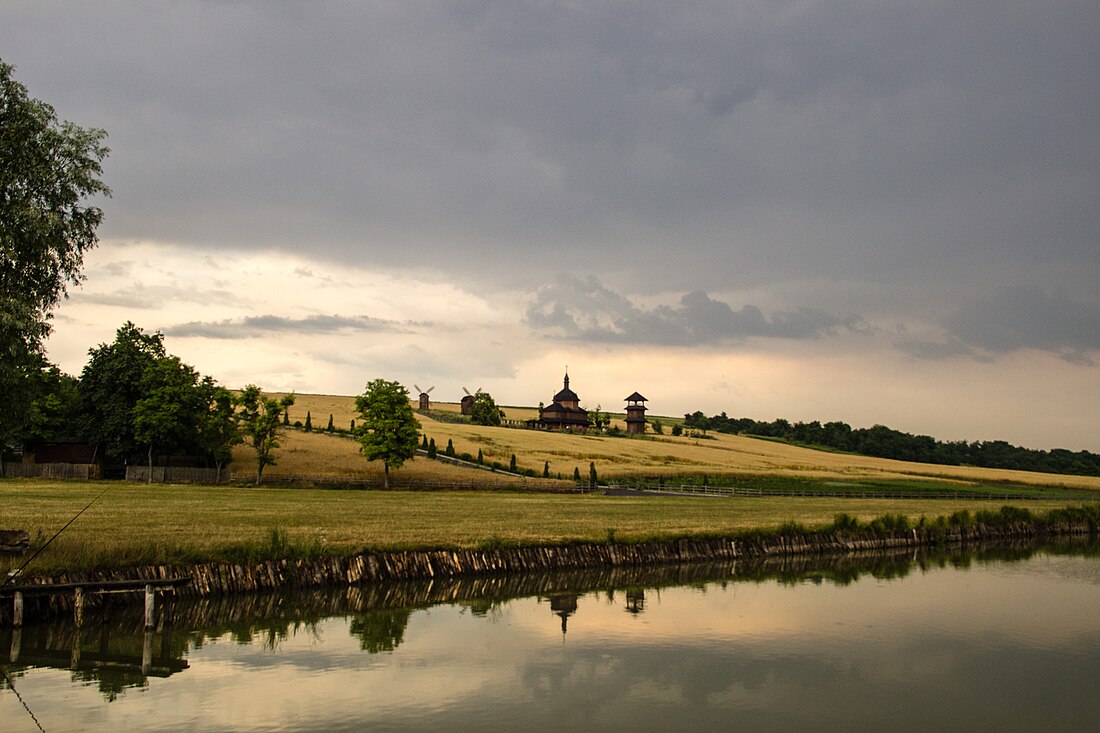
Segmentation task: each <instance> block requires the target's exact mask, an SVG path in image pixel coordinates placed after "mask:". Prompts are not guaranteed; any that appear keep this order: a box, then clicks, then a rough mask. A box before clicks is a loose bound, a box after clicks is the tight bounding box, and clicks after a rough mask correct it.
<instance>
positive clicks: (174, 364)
mask: <svg viewBox="0 0 1100 733" xmlns="http://www.w3.org/2000/svg"><path fill="white" fill-rule="evenodd" d="M141 381H142V385H141V387H142V395H143V396H142V397H141V399H139V400H138V401H137V403H136V404H135V405H134V410H133V420H134V440H135V441H136V442H137V443H138V444H140V445H144V446H145V447H146V459H147V463H148V466H149V475H148V480H149V482H150V483H151V482H152V481H153V453H154V451H155V450H156V449H160V450H162V451H165V452H178V453H192V454H194V453H198V452H199V451H201V450H202V449H203V447H204V446H203V445H202V427H203V425H204V423H205V421H206V419H207V413H208V412H209V407H210V402H211V398H212V395H213V392H214V381H213V380H212V379H210V377H201V376H200V375H199V373H198V372H197V371H195V370H194V369H193V368H192V367H190V366H189V365H187V364H184V363H183V362H182V361H180V360H179V358H178V357H175V356H166V357H164V358H161V359H158V360H156V361H155V362H154V363H153V364H152V365H151V366H150V367H148V368H147V369H146V370H145V373H144V374H143V375H142V380H141Z"/></svg>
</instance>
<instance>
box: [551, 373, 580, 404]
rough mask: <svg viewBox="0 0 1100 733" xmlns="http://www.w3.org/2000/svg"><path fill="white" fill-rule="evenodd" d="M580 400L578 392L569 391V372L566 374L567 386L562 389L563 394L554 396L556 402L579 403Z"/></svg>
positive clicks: (559, 393)
mask: <svg viewBox="0 0 1100 733" xmlns="http://www.w3.org/2000/svg"><path fill="white" fill-rule="evenodd" d="M580 399H581V398H580V397H578V396H577V393H576V392H574V391H573V390H571V389H569V372H566V373H565V386H564V387H563V388H562V390H561V392H558V393H557V394H556V395H554V402H579V401H580Z"/></svg>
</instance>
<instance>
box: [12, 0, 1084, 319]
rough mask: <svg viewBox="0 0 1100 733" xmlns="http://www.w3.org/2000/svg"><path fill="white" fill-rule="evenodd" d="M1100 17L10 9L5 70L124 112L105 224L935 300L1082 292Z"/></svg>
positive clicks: (92, 115) (425, 259)
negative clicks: (974, 292) (869, 289)
mask: <svg viewBox="0 0 1100 733" xmlns="http://www.w3.org/2000/svg"><path fill="white" fill-rule="evenodd" d="M1098 37H1100V5H1097V3H1095V2H1094V1H1093V0H1079V1H1078V0H1063V1H1058V0H1055V1H1054V2H1050V3H1042V4H1037V3H1034V2H1024V1H1023V0H1017V1H1012V0H974V1H973V2H966V3H958V2H949V1H948V0H912V1H910V2H896V3H864V2H856V1H855V0H849V1H845V0H839V1H837V2H805V3H767V2H762V3H726V2H685V3H676V4H675V5H670V4H668V3H665V2H648V3H632V4H630V5H627V6H624V5H622V4H621V3H601V2H591V3H583V4H579V5H578V4H571V5H566V4H555V3H536V4H530V3H525V4H515V3H490V2H455V3H447V4H437V3H431V4H420V3H393V4H385V5H379V4H357V3H335V2H333V3H324V4H311V5H298V4H292V3H263V2H254V3H249V2H244V3H198V2H191V3H187V2H177V3H157V4H153V3H148V4H133V3H121V2H117V3H94V4H92V3H83V2H72V3H64V2H53V3H25V4H13V5H8V6H6V7H5V8H4V9H3V10H0V48H3V49H4V54H5V60H7V61H10V62H14V63H15V64H16V65H17V67H18V68H17V72H16V75H17V78H19V79H20V80H21V81H24V82H25V83H27V84H28V85H29V86H30V88H31V90H32V92H34V93H35V94H37V95H40V96H42V97H43V98H45V99H48V100H50V101H51V102H53V103H54V104H55V105H56V106H57V107H58V111H59V113H60V114H61V115H62V116H63V117H67V118H70V119H74V120H75V121H77V122H79V123H81V124H85V125H96V126H100V127H104V128H106V129H107V130H108V131H109V132H110V140H109V142H110V144H111V146H112V148H113V150H114V152H113V153H112V156H111V158H110V159H109V160H108V162H107V166H106V170H107V178H108V182H109V183H110V184H111V186H112V187H113V189H114V192H115V196H114V199H112V200H111V201H109V202H108V203H107V204H106V209H107V223H106V225H105V228H104V234H106V235H109V236H117V237H126V238H135V239H154V240H161V241H169V242H183V243H186V244H187V245H188V246H191V247H202V248H206V249H209V250H213V251H223V250H225V249H227V248H237V247H263V248H275V249H283V250H287V251H293V252H297V253H302V252H307V253H309V254H310V256H314V257H323V258H331V259H334V260H337V261H342V262H352V263H355V264H360V265H385V266H393V265H418V266H425V267H437V268H441V269H446V270H447V271H448V272H449V273H451V274H452V276H453V277H454V278H455V279H456V280H459V281H464V282H467V283H469V282H476V283H484V282H486V281H488V282H501V281H503V280H504V278H501V277H500V276H501V275H503V274H509V275H512V276H513V277H510V278H508V281H509V282H514V279H515V277H514V276H515V275H516V274H518V275H519V276H520V277H521V279H522V278H526V279H528V280H530V279H534V278H537V279H536V280H535V281H536V282H543V281H545V279H546V278H545V273H549V274H553V273H555V272H573V271H576V270H575V268H576V267H577V266H578V265H582V266H583V269H582V270H581V271H583V272H613V273H618V274H621V275H623V276H634V275H638V276H641V277H645V278H648V279H649V281H653V280H659V287H662V288H664V289H665V290H666V291H667V292H689V291H693V290H696V289H702V290H706V291H715V290H718V289H723V288H731V287H768V286H771V285H772V284H775V283H784V282H790V281H797V280H800V279H807V278H818V279H823V280H826V281H836V282H839V281H841V280H844V281H845V282H851V281H863V282H867V283H869V284H871V285H874V286H875V287H883V286H886V287H894V288H897V289H898V291H899V293H901V292H902V291H905V292H908V293H910V294H911V300H912V302H913V304H914V306H913V307H915V308H918V309H932V308H942V307H944V306H954V307H960V308H961V307H962V301H961V300H960V298H961V296H960V294H961V293H963V292H964V288H968V287H969V285H970V283H972V282H973V281H974V280H975V273H980V274H981V276H982V281H983V282H984V283H986V284H987V285H988V286H989V287H990V288H991V292H992V291H993V290H995V289H996V288H997V287H999V286H1002V285H1004V284H1005V283H1006V282H1009V281H1010V280H1009V279H1008V278H1007V276H1005V275H1004V272H1002V271H1011V272H1012V273H1014V274H1018V273H1019V272H1021V271H1023V272H1025V273H1028V274H1029V275H1032V276H1033V277H1034V278H1035V280H1032V279H1030V278H1029V279H1027V280H1026V281H1028V282H1036V285H1037V287H1041V288H1046V289H1050V288H1053V287H1055V286H1059V285H1061V284H1062V283H1061V282H1060V279H1062V278H1063V273H1066V272H1070V273H1075V277H1077V278H1079V281H1077V282H1075V284H1074V285H1073V288H1074V290H1073V293H1072V295H1073V297H1075V298H1077V299H1078V300H1082V301H1089V302H1096V295H1095V294H1093V292H1092V291H1091V290H1090V286H1089V283H1091V282H1095V280H1096V279H1097V277H1100V262H1098V260H1100V253H1098V248H1097V246H1096V243H1097V242H1098V241H1100V207H1097V206H1096V205H1095V202H1096V201H1097V200H1100V85H1098V84H1096V80H1097V79H1098V78H1100V44H1097V43H1096V38H1098ZM1033 270H1034V272H1032V271H1033ZM486 273H489V274H492V275H495V276H497V277H490V278H486V277H485V275H486ZM639 281H641V280H639ZM933 284H934V285H936V286H937V287H938V288H939V289H938V290H937V291H936V295H930V294H929V293H931V292H932V290H931V289H930V287H929V286H931V285H933ZM838 287H840V286H838ZM845 287H846V286H845ZM1067 287H1068V286H1067ZM945 301H953V302H945ZM827 302H828V303H830V304H833V303H840V304H843V305H842V306H839V307H834V306H833V305H828V306H827V307H826V309H827V310H837V311H848V310H851V311H858V312H861V313H864V314H865V315H870V314H868V313H866V311H865V309H864V308H863V306H862V305H861V303H860V301H859V294H858V293H854V292H852V291H851V290H850V289H846V290H843V291H842V292H838V293H836V294H835V297H832V298H830V299H828V301H827ZM684 307H685V308H686V307H689V306H687V305H685V306H684ZM701 307H702V308H704V309H705V308H709V307H710V306H705V305H703V306H701ZM924 315H927V314H924ZM721 317H722V318H727V319H728V318H731V316H725V315H723V316H721ZM732 318H733V320H735V321H737V320H738V319H740V320H741V321H744V322H745V323H746V324H749V322H750V321H752V320H753V319H754V318H755V316H754V314H752V313H751V312H742V311H735V312H734V313H733V316H732ZM807 319H808V320H810V321H812V320H813V316H811V315H801V316H796V317H794V320H793V321H792V322H791V323H788V324H787V326H786V327H788V328H790V329H794V330H797V329H799V328H806V326H803V325H802V323H803V322H804V321H806V320H807ZM773 321H774V318H773V320H772V321H769V323H770V324H771V326H772V327H773V328H775V327H779V326H778V324H776V323H774V322H773ZM744 329H748V330H751V324H749V325H745V326H744ZM744 329H742V330H744ZM810 330H811V331H812V330H813V328H812V327H810Z"/></svg>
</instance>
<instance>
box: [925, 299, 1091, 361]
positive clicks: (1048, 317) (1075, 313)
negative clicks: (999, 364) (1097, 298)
mask: <svg viewBox="0 0 1100 733" xmlns="http://www.w3.org/2000/svg"><path fill="white" fill-rule="evenodd" d="M945 325H946V327H947V329H948V330H949V331H950V333H951V334H952V335H953V336H954V337H955V338H956V339H958V340H959V341H960V342H963V343H965V344H968V345H970V346H972V347H976V348H979V349H985V350H986V351H989V352H992V353H998V354H1001V353H1007V352H1010V351H1016V350H1019V349H1038V350H1041V351H1048V352H1051V353H1054V354H1058V355H1059V356H1061V357H1062V358H1063V359H1066V360H1067V361H1071V362H1075V363H1081V364H1091V363H1092V359H1091V358H1090V357H1089V356H1088V352H1094V351H1097V350H1100V304H1098V303H1095V302H1093V303H1085V302H1081V301H1078V300H1074V299H1071V298H1067V297H1064V296H1061V295H1052V294H1050V293H1047V292H1044V291H1041V290H1037V289H1034V288H1029V287H1015V288H1006V289H1003V290H1001V291H1000V292H998V293H996V294H995V295H993V296H992V297H989V298H987V299H984V300H979V301H974V302H972V303H970V304H968V305H967V306H965V307H963V308H961V309H959V310H957V311H955V312H954V313H952V314H951V315H950V316H948V317H947V318H946V319H945Z"/></svg>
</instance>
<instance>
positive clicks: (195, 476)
mask: <svg viewBox="0 0 1100 733" xmlns="http://www.w3.org/2000/svg"><path fill="white" fill-rule="evenodd" d="M232 478H233V477H232V475H231V474H230V473H229V471H228V470H227V469H224V468H223V469H222V470H221V474H220V475H219V473H218V469H216V468H193V467H179V466H153V481H152V483H154V484H164V483H175V484H221V483H226V482H228V481H231V480H232ZM126 480H127V481H136V482H139V483H146V482H149V467H148V466H127V467H126Z"/></svg>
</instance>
